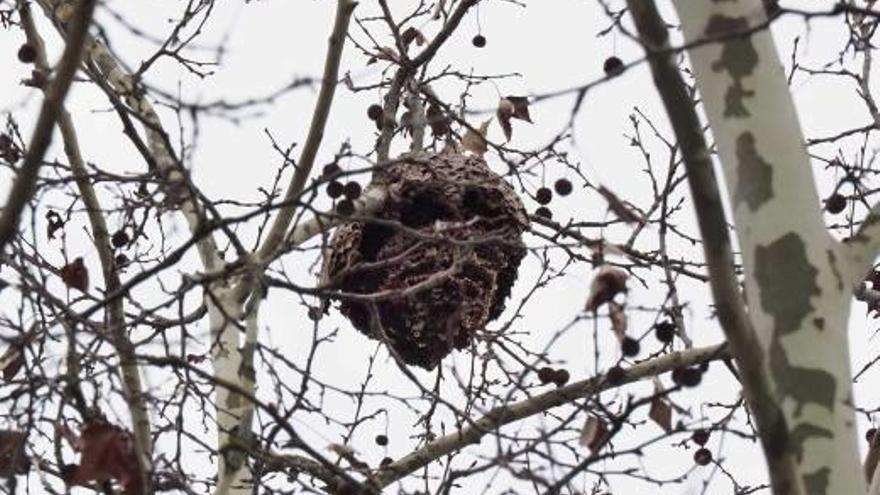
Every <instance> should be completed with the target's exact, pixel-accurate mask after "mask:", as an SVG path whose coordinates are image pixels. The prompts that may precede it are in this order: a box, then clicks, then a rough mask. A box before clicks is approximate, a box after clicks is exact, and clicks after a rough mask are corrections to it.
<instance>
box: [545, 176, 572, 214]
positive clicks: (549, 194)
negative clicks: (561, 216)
mask: <svg viewBox="0 0 880 495" xmlns="http://www.w3.org/2000/svg"><path fill="white" fill-rule="evenodd" d="M553 190H555V191H556V194H558V195H560V196H568V195H569V194H571V192H572V191H573V190H574V187H573V186H572V185H571V181H570V180H568V179H557V180H556V182H554V183H553ZM553 190H550V188H549V187H546V186H542V187H539V188H538V190H537V191H535V201H537V202H538V204H539V205H541V206H539V207H538V208H537V209H536V210H535V216H538V217H542V218H546V219H547V220H550V219H552V218H553V213H552V212H551V211H550V208H547V205H548V204H550V201H553Z"/></svg>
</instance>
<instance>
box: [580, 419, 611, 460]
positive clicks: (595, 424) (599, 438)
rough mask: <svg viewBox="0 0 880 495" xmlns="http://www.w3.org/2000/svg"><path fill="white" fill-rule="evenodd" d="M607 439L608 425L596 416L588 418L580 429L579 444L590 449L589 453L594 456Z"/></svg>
mask: <svg viewBox="0 0 880 495" xmlns="http://www.w3.org/2000/svg"><path fill="white" fill-rule="evenodd" d="M607 438H608V425H606V424H605V421H604V420H602V419H601V418H599V417H597V416H592V415H591V416H588V417H587V421H586V422H584V427H583V429H581V438H580V444H581V446H583V447H587V448H588V449H590V453H593V454H595V453H596V451H597V450H598V449H599V447H601V446H602V445H604V443H605V440H606V439H607Z"/></svg>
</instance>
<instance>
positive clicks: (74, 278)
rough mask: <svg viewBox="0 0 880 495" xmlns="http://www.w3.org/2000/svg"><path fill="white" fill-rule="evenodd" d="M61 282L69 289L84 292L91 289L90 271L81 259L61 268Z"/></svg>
mask: <svg viewBox="0 0 880 495" xmlns="http://www.w3.org/2000/svg"><path fill="white" fill-rule="evenodd" d="M61 280H63V281H64V283H65V284H66V285H67V286H68V287H73V288H74V289H79V290H81V291H82V292H85V291H87V290H88V289H89V270H88V269H87V268H86V265H85V263H83V259H82V258H81V257H80V258H76V259H75V260H73V261H72V262H70V263H69V264H67V265H64V266H63V267H61Z"/></svg>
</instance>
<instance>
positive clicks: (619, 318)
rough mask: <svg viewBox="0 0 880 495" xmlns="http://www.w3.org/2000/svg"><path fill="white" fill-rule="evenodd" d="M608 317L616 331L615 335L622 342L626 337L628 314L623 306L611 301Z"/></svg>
mask: <svg viewBox="0 0 880 495" xmlns="http://www.w3.org/2000/svg"><path fill="white" fill-rule="evenodd" d="M608 316H609V317H610V318H611V329H612V330H614V335H616V336H617V339H618V340H620V341H622V340H623V338H624V337H626V313H625V312H624V311H623V305H622V304H617V303H616V302H614V301H610V302H609V303H608Z"/></svg>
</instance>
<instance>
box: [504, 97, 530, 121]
mask: <svg viewBox="0 0 880 495" xmlns="http://www.w3.org/2000/svg"><path fill="white" fill-rule="evenodd" d="M504 99H505V100H507V101H509V102H510V103H512V104H513V115H512V117H513V118H515V119H519V120H524V121H526V122H528V123H529V124H533V123H534V122H532V117H531V115H529V99H528V98H526V97H525V96H505V97H504Z"/></svg>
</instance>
